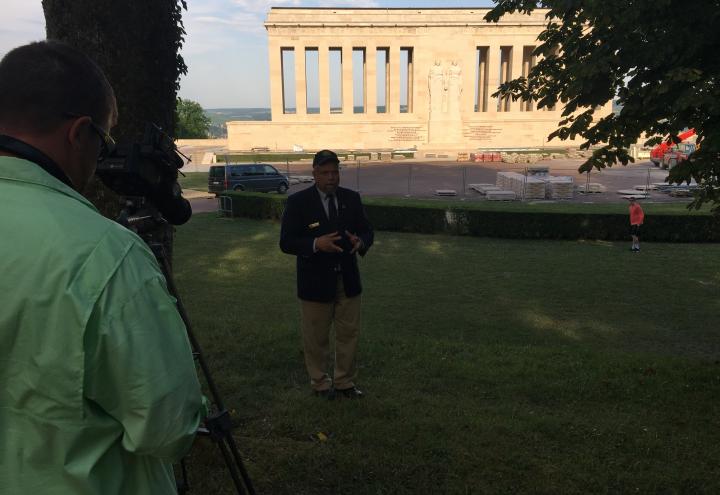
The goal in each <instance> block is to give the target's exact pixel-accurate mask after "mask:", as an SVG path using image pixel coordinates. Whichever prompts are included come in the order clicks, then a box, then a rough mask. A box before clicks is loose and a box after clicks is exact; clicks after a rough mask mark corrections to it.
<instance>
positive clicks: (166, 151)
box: [96, 124, 192, 225]
mask: <svg viewBox="0 0 720 495" xmlns="http://www.w3.org/2000/svg"><path fill="white" fill-rule="evenodd" d="M183 165H184V162H183V159H182V158H181V156H180V153H179V152H178V150H177V147H176V146H175V143H174V142H173V140H172V138H171V137H170V136H168V135H167V134H165V133H164V132H163V131H162V130H161V129H160V128H159V127H158V126H156V125H155V124H147V125H146V127H145V133H144V135H143V139H142V141H141V142H139V143H138V142H134V143H123V142H120V143H118V145H117V146H116V147H115V149H114V150H113V151H112V152H111V153H110V154H109V155H108V157H107V158H105V159H104V160H102V161H101V162H99V163H98V165H97V171H96V173H97V175H98V177H100V180H102V181H103V183H104V184H105V185H106V186H107V187H109V188H110V189H112V190H113V191H115V192H116V193H117V194H119V195H121V196H126V197H131V198H141V199H142V200H143V202H146V203H150V204H151V205H152V206H154V207H155V208H157V210H158V211H159V212H160V214H161V215H162V216H163V218H165V219H166V220H167V221H168V222H170V223H171V224H173V225H182V224H183V223H185V222H187V221H188V220H189V219H190V216H191V215H192V207H191V206H190V202H188V201H187V200H186V199H185V198H183V197H182V190H181V188H180V185H179V184H178V182H177V179H178V171H179V170H180V168H182V166H183Z"/></svg>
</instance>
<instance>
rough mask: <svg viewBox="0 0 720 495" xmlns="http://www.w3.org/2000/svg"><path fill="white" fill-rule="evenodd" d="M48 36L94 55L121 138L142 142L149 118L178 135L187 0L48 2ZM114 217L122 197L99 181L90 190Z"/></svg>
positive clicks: (44, 1)
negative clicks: (109, 92)
mask: <svg viewBox="0 0 720 495" xmlns="http://www.w3.org/2000/svg"><path fill="white" fill-rule="evenodd" d="M42 6H43V10H44V12H45V22H46V31H47V37H48V39H56V40H60V41H64V42H66V43H68V44H70V45H72V46H74V47H76V48H78V49H80V50H82V51H84V52H85V53H86V54H88V55H89V56H90V57H91V58H93V59H94V60H95V61H96V62H97V63H98V64H99V65H100V67H101V68H102V69H103V71H104V72H105V74H106V75H107V77H108V79H109V81H110V84H111V85H112V87H113V89H114V90H115V95H116V97H117V102H118V113H119V120H118V123H117V126H116V127H115V128H114V129H113V132H112V134H113V136H114V137H115V138H116V139H117V140H127V141H136V140H138V139H139V138H141V137H142V134H143V132H144V129H145V124H146V122H154V123H155V124H157V125H158V126H160V127H161V128H162V129H164V130H165V132H167V133H169V134H173V133H174V126H175V100H176V97H177V90H178V87H179V78H180V75H181V74H185V73H186V72H187V67H186V66H185V63H184V61H183V59H182V57H181V55H180V54H179V50H180V48H181V46H182V43H183V41H184V35H185V30H184V28H183V24H182V15H181V14H182V9H183V8H184V9H187V5H186V3H185V0H152V1H145V0H42ZM85 194H86V196H88V197H89V198H90V199H91V200H92V201H93V202H94V203H95V204H96V205H97V206H98V207H99V209H100V211H101V212H103V213H104V214H106V215H108V216H111V217H112V216H114V214H115V212H116V211H117V198H116V197H114V195H112V194H109V193H108V191H107V190H106V189H105V188H103V187H102V186H101V185H100V184H99V181H97V180H96V181H94V182H93V183H92V184H91V186H90V187H89V188H88V190H87V191H85Z"/></svg>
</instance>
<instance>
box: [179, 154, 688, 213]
mask: <svg viewBox="0 0 720 495" xmlns="http://www.w3.org/2000/svg"><path fill="white" fill-rule="evenodd" d="M581 164H582V160H547V161H541V162H538V163H536V164H510V163H469V162H440V161H434V162H419V161H414V160H408V161H406V162H393V163H372V162H370V163H368V162H345V163H344V164H343V165H342V168H341V183H342V184H343V185H344V186H345V187H349V188H351V189H356V190H359V191H360V192H361V193H362V194H363V196H367V197H369V196H391V197H392V196H395V197H407V196H410V197H414V198H427V199H432V198H437V197H438V196H437V195H436V194H435V191H436V190H438V189H452V190H455V191H456V192H457V195H456V196H455V197H443V198H442V199H443V200H453V199H455V200H457V201H485V199H484V197H483V196H482V195H481V194H479V193H477V192H475V191H473V190H470V189H468V187H467V186H468V184H474V183H490V184H495V183H496V180H497V173H498V172H503V171H513V172H519V173H523V172H524V171H525V168H526V167H532V166H545V167H549V169H550V174H551V175H557V176H571V177H573V180H574V182H575V184H576V185H577V186H578V187H580V188H583V187H584V185H585V183H586V181H587V174H580V173H578V170H577V169H578V167H579V166H580V165H581ZM274 166H275V167H276V168H277V169H278V170H280V171H281V172H283V173H289V174H290V175H291V176H310V175H311V174H312V165H311V164H310V163H306V162H295V163H289V164H287V163H274ZM648 174H649V178H648ZM666 177H667V170H661V169H659V168H657V167H655V166H653V164H652V163H651V162H649V161H646V162H639V163H635V164H631V165H628V166H625V167H623V166H622V165H617V166H615V167H612V168H607V169H605V170H603V171H597V170H595V171H593V172H591V174H590V182H593V183H599V184H602V185H603V186H605V189H606V192H603V193H593V194H575V197H574V199H572V200H563V201H567V202H573V203H626V200H625V199H623V197H622V195H621V194H618V192H617V191H618V190H622V189H632V188H634V187H635V186H639V185H645V184H646V183H647V182H648V179H649V182H650V183H651V184H652V183H654V182H664V181H665V178H666ZM463 185H464V186H465V187H464V188H463ZM307 186H308V183H300V184H293V185H291V186H290V190H289V191H288V194H292V193H293V192H295V191H299V190H300V189H303V188H305V187H307ZM192 201H193V209H194V211H195V212H197V213H200V212H203V211H214V210H215V209H216V202H215V200H214V199H203V198H202V197H200V198H195V199H192ZM688 201H689V198H675V197H672V196H670V195H668V194H666V193H662V192H658V191H651V192H650V195H649V197H648V198H647V199H644V200H643V202H657V203H668V202H680V203H687V202H688Z"/></svg>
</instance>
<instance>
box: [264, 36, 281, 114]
mask: <svg viewBox="0 0 720 495" xmlns="http://www.w3.org/2000/svg"><path fill="white" fill-rule="evenodd" d="M268 62H269V66H270V112H271V114H272V118H273V119H279V118H282V115H283V113H284V112H283V79H282V76H283V74H282V53H281V52H280V43H279V42H278V40H277V39H275V38H270V39H269V40H268Z"/></svg>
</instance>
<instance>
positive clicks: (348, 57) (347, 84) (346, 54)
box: [342, 45, 353, 115]
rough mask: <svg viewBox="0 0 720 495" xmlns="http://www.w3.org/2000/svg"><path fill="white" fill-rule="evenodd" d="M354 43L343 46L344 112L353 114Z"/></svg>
mask: <svg viewBox="0 0 720 495" xmlns="http://www.w3.org/2000/svg"><path fill="white" fill-rule="evenodd" d="M352 49H353V47H352V45H343V47H342V112H343V114H345V115H352V114H353V66H352V64H353V59H352Z"/></svg>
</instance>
